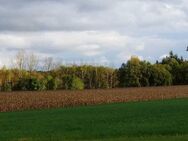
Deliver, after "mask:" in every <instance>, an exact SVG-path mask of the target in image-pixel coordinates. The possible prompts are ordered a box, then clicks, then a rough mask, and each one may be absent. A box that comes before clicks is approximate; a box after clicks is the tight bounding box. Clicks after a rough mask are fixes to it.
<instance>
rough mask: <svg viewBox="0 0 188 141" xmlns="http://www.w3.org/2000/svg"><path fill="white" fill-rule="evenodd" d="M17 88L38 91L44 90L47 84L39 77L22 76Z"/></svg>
mask: <svg viewBox="0 0 188 141" xmlns="http://www.w3.org/2000/svg"><path fill="white" fill-rule="evenodd" d="M14 89H15V90H24V91H27V90H29V91H37V90H44V89H45V85H44V83H42V81H40V80H38V79H37V78H34V77H33V78H21V79H20V80H19V81H18V82H17V84H16V86H15V88H14Z"/></svg>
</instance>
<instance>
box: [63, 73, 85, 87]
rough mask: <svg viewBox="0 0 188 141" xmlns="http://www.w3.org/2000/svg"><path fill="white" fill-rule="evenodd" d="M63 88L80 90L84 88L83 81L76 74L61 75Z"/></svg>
mask: <svg viewBox="0 0 188 141" xmlns="http://www.w3.org/2000/svg"><path fill="white" fill-rule="evenodd" d="M63 88H65V89H66V90H82V89H84V83H83V81H82V80H81V79H80V78H78V77H76V76H70V75H66V76H64V77H63Z"/></svg>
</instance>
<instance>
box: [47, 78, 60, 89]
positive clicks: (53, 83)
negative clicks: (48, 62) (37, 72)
mask: <svg viewBox="0 0 188 141" xmlns="http://www.w3.org/2000/svg"><path fill="white" fill-rule="evenodd" d="M57 87H58V80H57V79H56V78H53V77H52V76H51V75H49V76H47V77H46V88H47V90H56V89H57Z"/></svg>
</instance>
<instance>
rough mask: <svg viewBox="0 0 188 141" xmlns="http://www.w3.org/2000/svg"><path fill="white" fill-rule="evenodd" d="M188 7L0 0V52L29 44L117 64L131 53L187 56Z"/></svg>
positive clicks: (176, 0)
mask: <svg viewBox="0 0 188 141" xmlns="http://www.w3.org/2000/svg"><path fill="white" fill-rule="evenodd" d="M187 5H188V1H187V0H171V1H169V0H152V1H151V0H12V1H8V0H0V19H1V21H0V50H1V53H0V56H1V55H2V56H3V58H4V57H5V56H6V55H8V54H9V53H10V52H11V54H13V53H15V52H16V51H17V50H18V49H20V48H25V49H27V50H29V51H33V52H36V53H38V54H40V55H43V56H45V55H50V56H55V57H59V58H63V59H69V60H71V59H78V58H80V59H85V60H88V59H91V60H95V58H101V59H99V60H101V61H104V60H106V61H107V60H108V61H109V62H115V63H117V64H120V63H121V62H122V61H125V60H127V59H128V58H129V57H130V56H131V55H138V56H140V58H143V59H147V60H150V61H155V60H156V59H159V57H160V56H163V55H165V54H167V53H168V51H170V50H175V51H176V52H177V53H179V54H181V55H182V56H184V57H187V54H186V53H185V52H184V48H185V46H186V44H187V37H188V10H187V9H188V6H187ZM99 60H98V61H99ZM3 62H5V61H3Z"/></svg>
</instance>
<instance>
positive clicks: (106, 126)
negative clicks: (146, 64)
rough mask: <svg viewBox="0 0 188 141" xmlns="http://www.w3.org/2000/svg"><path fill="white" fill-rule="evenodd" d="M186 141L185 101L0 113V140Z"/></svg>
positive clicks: (187, 107)
mask: <svg viewBox="0 0 188 141" xmlns="http://www.w3.org/2000/svg"><path fill="white" fill-rule="evenodd" d="M6 140H10V141H12V140H19V141H35V140H37V141H41V140H47V141H48V140H49V141H51V140H54V141H57V140H59V141H62V140H63V141H64V140H65V141H73V140H85V141H87V140H92V141H116V140H117V141H137V140H139V141H188V99H179V100H165V101H150V102H135V103H134V102H131V103H120V104H109V105H98V106H87V107H77V108H68V109H51V110H35V111H23V112H10V113H0V141H6Z"/></svg>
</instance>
